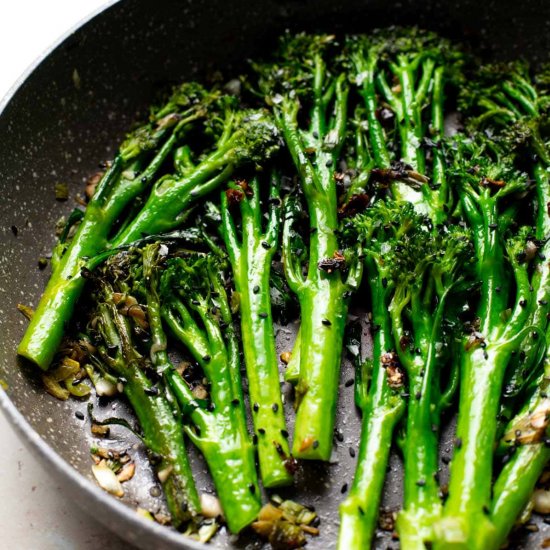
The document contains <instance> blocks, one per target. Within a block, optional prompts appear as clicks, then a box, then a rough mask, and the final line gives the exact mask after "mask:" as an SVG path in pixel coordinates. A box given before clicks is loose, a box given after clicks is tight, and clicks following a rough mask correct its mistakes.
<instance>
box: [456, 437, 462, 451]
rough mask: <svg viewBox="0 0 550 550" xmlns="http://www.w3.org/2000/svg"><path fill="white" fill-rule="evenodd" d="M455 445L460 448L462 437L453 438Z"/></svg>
mask: <svg viewBox="0 0 550 550" xmlns="http://www.w3.org/2000/svg"><path fill="white" fill-rule="evenodd" d="M455 447H456V448H457V449H460V448H462V438H460V437H457V438H456V439H455Z"/></svg>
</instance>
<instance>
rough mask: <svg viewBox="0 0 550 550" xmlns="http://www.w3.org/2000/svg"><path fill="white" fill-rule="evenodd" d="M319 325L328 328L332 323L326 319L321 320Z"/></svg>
mask: <svg viewBox="0 0 550 550" xmlns="http://www.w3.org/2000/svg"><path fill="white" fill-rule="evenodd" d="M321 323H323V325H325V327H330V325H332V323H331V322H330V321H329V320H328V319H323V320H322V321H321Z"/></svg>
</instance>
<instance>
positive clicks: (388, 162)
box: [348, 29, 463, 224]
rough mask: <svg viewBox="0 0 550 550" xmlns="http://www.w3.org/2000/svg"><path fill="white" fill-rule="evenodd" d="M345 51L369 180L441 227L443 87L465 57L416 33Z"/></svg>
mask: <svg viewBox="0 0 550 550" xmlns="http://www.w3.org/2000/svg"><path fill="white" fill-rule="evenodd" d="M348 49H349V52H350V62H351V73H352V77H353V79H354V81H355V84H356V85H357V87H358V88H359V91H360V94H361V96H362V99H363V102H364V106H365V109H366V118H367V124H368V131H369V142H370V146H371V148H372V164H371V166H370V172H371V180H372V179H374V180H380V182H381V183H385V184H389V185H390V188H391V191H392V194H393V196H394V197H395V198H396V199H397V200H404V201H408V202H411V203H413V204H414V205H415V207H416V208H417V210H418V211H419V212H420V213H423V214H427V215H429V217H430V218H431V219H432V220H433V222H434V223H435V224H439V223H442V222H444V221H445V220H446V219H447V216H448V212H449V207H450V202H451V196H450V191H449V187H448V183H447V179H446V176H445V162H444V151H443V143H442V140H443V136H444V118H443V106H444V100H445V88H446V87H447V86H448V84H449V81H456V80H457V78H458V77H459V75H460V71H459V67H460V66H461V65H462V62H463V55H462V54H461V52H460V51H458V50H457V49H456V48H453V47H452V46H451V45H450V44H449V42H448V41H446V40H444V39H442V38H441V37H439V36H438V35H436V34H434V33H431V32H426V31H421V30H419V29H391V30H389V31H388V30H382V31H374V32H373V33H369V35H368V36H361V37H351V38H350V39H349V41H348ZM381 113H383V114H384V116H385V118H386V119H388V121H386V122H385V123H384V122H381V120H380V119H381V117H380V114H381ZM392 118H393V124H392V120H391V119H392ZM390 140H391V141H393V142H394V143H397V144H398V148H397V150H396V152H393V150H392V148H390ZM428 152H429V153H430V154H429V156H428V155H427V153H428Z"/></svg>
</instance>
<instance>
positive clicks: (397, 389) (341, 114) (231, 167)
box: [18, 28, 550, 550]
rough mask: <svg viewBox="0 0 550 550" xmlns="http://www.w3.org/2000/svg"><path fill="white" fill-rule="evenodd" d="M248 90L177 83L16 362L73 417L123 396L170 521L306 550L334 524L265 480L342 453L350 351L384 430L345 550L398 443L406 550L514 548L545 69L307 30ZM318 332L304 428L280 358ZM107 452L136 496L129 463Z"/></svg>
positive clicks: (540, 342)
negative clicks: (68, 404) (80, 406)
mask: <svg viewBox="0 0 550 550" xmlns="http://www.w3.org/2000/svg"><path fill="white" fill-rule="evenodd" d="M242 83H243V85H242V86H241V87H240V93H239V94H238V95H237V96H233V95H229V94H227V93H223V92H222V91H220V89H218V88H217V87H213V88H206V87H204V86H202V85H199V84H197V83H187V84H184V85H182V86H179V87H177V88H175V90H174V91H173V93H172V94H171V95H170V96H169V97H168V98H167V99H166V100H165V101H164V102H163V103H162V104H161V106H160V107H156V108H154V109H153V110H152V111H151V114H150V118H149V121H148V122H147V123H146V124H144V125H142V126H139V127H137V129H135V130H134V131H133V132H131V133H130V134H129V135H128V136H127V138H126V140H125V141H124V142H123V143H122V145H121V146H120V147H119V150H118V153H117V155H116V157H115V159H114V160H113V161H112V162H110V163H108V164H107V168H106V171H105V173H104V174H103V175H102V176H101V177H100V178H95V179H94V180H93V182H92V183H90V184H89V186H88V188H87V190H86V192H87V194H88V195H89V202H88V204H87V206H86V208H85V210H80V209H77V210H75V211H74V212H73V213H72V214H71V215H70V216H69V217H68V220H67V222H66V223H65V224H64V226H63V227H61V228H60V231H59V242H58V244H57V246H56V247H55V250H54V252H53V255H52V262H51V263H52V275H51V278H50V281H49V283H48V285H47V287H46V290H45V292H44V294H43V296H42V299H41V300H40V302H39V304H38V306H37V308H36V311H34V312H33V310H32V309H31V308H29V307H24V306H21V309H22V312H23V313H25V314H26V315H27V316H28V317H29V319H30V324H29V327H28V329H27V331H26V333H25V335H24V337H23V339H22V341H21V344H20V346H19V350H18V351H19V354H20V355H22V356H23V357H26V358H27V359H29V360H31V361H32V362H34V363H36V364H37V365H38V366H39V367H40V368H41V369H42V370H43V371H44V372H43V374H42V376H43V379H44V382H45V384H46V386H47V389H48V391H50V393H52V394H53V395H55V396H57V397H59V398H61V399H67V398H68V397H69V395H72V396H74V397H75V398H80V399H83V398H87V396H88V394H89V393H90V388H91V384H93V386H95V389H96V393H97V395H98V396H104V397H105V396H109V397H112V396H113V395H116V394H117V393H121V394H123V395H124V396H125V398H126V399H127V401H128V402H129V404H130V406H131V408H132V409H133V410H134V412H135V414H136V417H137V419H138V422H139V430H138V435H139V436H140V438H141V440H142V441H143V444H144V445H145V447H146V448H147V449H148V453H149V458H150V462H151V465H152V467H153V469H154V471H155V474H156V476H157V478H158V479H159V481H160V483H161V485H162V487H163V489H164V494H165V497H166V503H167V508H168V511H169V513H170V516H171V523H172V525H173V526H175V527H177V528H182V530H184V531H185V533H186V534H188V535H190V536H194V537H195V538H199V539H200V540H207V539H208V538H210V537H211V536H213V534H214V533H215V531H216V530H217V526H218V523H219V522H221V521H225V523H226V524H227V526H228V528H229V530H230V531H231V532H232V533H239V532H241V531H243V530H244V529H246V528H247V527H248V526H252V527H253V529H254V530H255V531H256V533H257V534H259V535H260V536H261V537H263V538H265V539H267V540H268V541H269V542H270V543H271V544H272V545H273V546H274V547H277V548H293V547H299V546H302V545H303V544H304V543H305V542H306V538H305V535H306V534H309V535H317V534H318V529H317V526H318V522H319V519H318V518H317V517H316V515H315V513H314V512H313V511H311V510H309V509H308V508H307V507H304V506H303V505H301V504H298V503H296V502H294V501H291V500H285V501H283V500H282V499H279V498H278V497H272V500H273V501H274V502H276V503H277V504H278V505H279V506H278V507H276V506H274V505H272V504H266V505H265V506H264V507H263V508H262V499H263V494H262V492H261V486H260V482H261V484H262V485H263V487H264V488H265V489H271V488H274V487H280V486H288V485H292V484H293V482H294V474H295V473H296V472H297V471H299V470H300V468H304V469H307V468H308V466H307V461H311V460H313V461H324V462H329V461H331V456H332V454H333V438H334V433H335V423H336V422H337V419H336V410H337V400H338V392H339V387H340V366H341V363H342V360H343V357H345V355H346V352H345V351H344V350H345V349H346V348H347V350H348V352H349V353H350V354H351V355H353V356H354V361H355V369H356V370H355V372H356V374H355V380H354V383H355V388H354V391H355V404H356V406H357V409H358V411H359V413H360V415H361V417H362V425H361V438H360V443H359V451H358V456H357V469H356V472H355V477H354V480H353V483H352V484H351V486H350V490H349V493H348V494H347V496H346V497H345V498H344V497H342V502H341V504H340V510H339V511H340V519H341V524H340V532H339V535H338V542H337V544H338V548H339V549H340V550H354V549H357V550H360V549H364V548H368V547H371V546H372V545H373V544H374V541H375V536H376V527H377V520H378V516H379V507H380V503H381V500H382V492H383V488H384V483H385V481H386V472H387V469H388V464H389V459H390V455H391V452H392V449H394V448H395V449H396V450H397V451H398V452H400V453H401V454H402V458H403V504H402V507H401V510H400V511H399V512H398V513H397V515H396V523H395V527H396V530H397V533H398V535H399V539H400V545H401V547H402V548H404V549H405V550H417V549H418V550H422V549H427V548H434V549H441V550H443V549H447V548H457V549H458V548H463V549H472V550H477V549H479V550H485V549H498V548H499V547H501V546H502V545H503V544H504V543H505V542H506V541H507V539H508V537H509V535H510V533H511V531H512V530H513V528H514V526H515V524H516V522H517V521H518V519H519V518H521V517H525V515H526V510H527V511H530V509H531V508H530V504H529V503H530V499H531V498H532V495H533V492H534V490H535V488H536V486H537V483H538V480H539V478H540V477H541V475H543V473H544V469H545V467H546V465H547V462H548V460H549V458H550V450H549V446H548V443H549V442H550V438H549V437H548V436H550V434H549V433H548V429H549V419H550V400H549V399H550V398H549V397H548V391H550V390H549V388H548V385H549V376H550V373H549V354H548V344H549V343H550V326H549V323H548V319H549V315H550V262H549V260H548V258H549V257H550V256H549V254H550V151H549V148H548V147H549V139H550V136H549V129H550V126H549V124H548V110H549V107H550V87H549V83H550V78H549V76H548V70H547V69H545V68H544V67H543V68H542V69H538V70H534V69H533V68H531V67H530V66H528V65H527V64H526V63H524V62H519V61H516V62H511V63H507V64H484V63H482V62H481V61H480V60H479V59H478V58H476V57H475V56H474V55H473V54H472V53H470V52H468V51H467V49H466V48H465V47H463V46H460V45H457V44H454V43H452V42H451V41H449V40H447V39H445V38H442V37H440V36H438V35H436V34H435V33H432V32H428V31H422V30H419V29H417V28H411V29H398V28H390V29H381V30H375V31H372V32H370V33H369V34H368V35H355V36H346V37H336V36H333V35H327V34H324V35H312V34H305V33H298V34H291V33H286V34H285V35H284V36H283V37H282V38H281V41H280V45H279V48H278V50H277V51H276V52H275V54H274V56H273V57H271V58H269V59H264V60H260V61H254V62H252V63H251V66H250V71H249V73H248V74H247V75H245V76H243V78H242ZM220 191H221V194H220ZM62 194H63V197H62V198H63V199H65V198H66V195H67V194H66V193H65V189H63V193H62ZM58 198H59V197H58ZM42 267H43V266H42ZM75 312H76V313H75ZM298 313H299V315H297V314H298ZM350 313H352V314H353V318H357V317H359V318H362V319H363V324H368V325H369V327H370V333H371V337H372V349H371V350H370V352H368V353H366V352H365V349H364V346H363V343H364V342H363V339H362V336H361V335H357V334H356V332H357V327H356V326H355V325H354V324H353V323H350V322H349V316H350ZM297 316H298V319H296V317H297ZM274 319H275V320H276V322H274ZM72 320H76V322H75V323H74V330H67V327H68V326H69V325H70V324H71V321H72ZM295 321H299V329H298V330H297V335H296V339H295V342H294V344H293V349H292V351H290V349H284V348H283V349H281V350H280V351H282V352H283V353H281V355H280V358H281V362H283V363H284V364H285V365H286V372H285V373H284V380H285V381H286V382H289V383H291V384H292V385H293V387H294V395H293V405H294V409H295V419H294V420H295V421H294V422H293V421H292V418H289V417H288V414H289V412H290V411H289V410H288V409H289V407H285V405H286V403H285V399H284V396H283V392H282V390H281V384H282V383H283V382H282V376H281V372H280V369H279V367H280V365H279V361H278V357H277V349H278V348H277V345H276V340H277V337H278V334H279V332H278V331H279V329H280V328H281V325H285V324H288V323H291V322H292V323H294V322H295ZM346 331H347V333H348V334H347V335H346ZM347 337H349V338H348V339H351V340H350V341H351V342H352V343H351V344H349V345H346V341H347V340H346V338H347ZM241 352H242V355H241ZM51 366H52V369H51V370H49V369H50V367H51ZM281 367H282V365H281ZM85 379H89V381H87V382H84V380H85ZM88 382H90V383H91V384H88ZM289 387H290V386H289ZM286 395H288V393H285V396H286ZM454 410H456V411H457V425H456V434H455V436H454V445H453V447H454V448H453V450H452V456H449V452H448V451H445V456H444V457H442V456H441V452H440V446H441V445H440V443H441V438H440V431H441V428H442V427H443V426H445V425H446V424H447V423H448V421H449V419H450V417H451V414H452V411H454ZM450 411H451V413H450ZM352 412H353V411H351V412H350V413H352ZM249 421H250V425H252V426H253V434H250V433H249V430H248V423H249ZM104 424H105V423H100V422H99V421H98V422H95V423H93V426H94V429H95V433H94V435H96V436H101V435H106V433H107V428H106V426H105V425H104ZM289 426H293V429H290V428H289ZM187 440H189V441H190V442H191V443H193V445H194V446H196V447H197V449H198V450H199V452H200V453H201V454H202V455H203V457H204V460H205V462H206V465H207V466H208V470H209V472H210V474H211V477H212V480H213V482H214V486H215V488H216V491H217V494H218V498H219V504H218V501H212V497H211V496H210V497H208V498H206V497H203V496H201V497H199V494H198V491H197V488H196V487H195V483H194V479H193V473H192V470H191V467H190V462H189V458H188V454H187V448H186V445H187ZM256 454H257V457H256ZM350 454H351V452H350ZM106 456H108V455H106ZM351 456H352V457H355V450H353V454H351ZM256 458H257V461H258V465H256ZM442 459H445V460H444V461H445V462H446V463H448V462H450V466H449V482H448V486H447V485H446V484H445V485H443V484H442V483H441V480H440V473H441V467H440V463H441V460H442ZM98 460H99V462H97V463H96V465H95V466H94V468H95V472H96V476H99V477H98V479H100V478H101V479H103V480H105V485H108V486H109V487H110V488H111V492H113V493H114V494H117V495H122V493H123V491H122V490H121V487H120V479H119V478H117V476H116V475H115V473H114V472H115V470H116V471H117V472H121V471H122V470H121V467H120V466H121V465H120V464H119V463H118V462H117V461H116V460H114V461H113V460H111V459H110V458H109V457H108V459H107V458H106V459H103V460H101V459H98ZM109 460H111V462H112V463H113V464H114V466H113V464H111V466H109V464H110V463H109ZM109 468H111V469H110V470H109ZM132 468H133V466H132ZM127 470H128V469H127ZM258 472H259V475H258ZM120 475H122V474H119V476H120ZM132 475H133V470H132ZM128 477H131V475H130V474H128V471H126V472H125V473H124V475H122V479H123V480H125V479H127V478H128ZM347 488H348V485H347V483H346V484H345V485H344V486H343V487H342V493H344V492H346V491H347ZM286 490H289V491H292V490H293V489H292V488H291V489H285V491H286ZM293 498H295V499H296V500H299V499H300V494H299V493H297V494H296V495H295V497H293ZM201 502H208V503H209V505H208V506H206V505H204V504H203V506H202V509H201ZM539 508H540V507H539ZM213 510H215V512H213ZM221 514H223V518H222V517H215V516H221ZM334 542H335V543H336V541H334Z"/></svg>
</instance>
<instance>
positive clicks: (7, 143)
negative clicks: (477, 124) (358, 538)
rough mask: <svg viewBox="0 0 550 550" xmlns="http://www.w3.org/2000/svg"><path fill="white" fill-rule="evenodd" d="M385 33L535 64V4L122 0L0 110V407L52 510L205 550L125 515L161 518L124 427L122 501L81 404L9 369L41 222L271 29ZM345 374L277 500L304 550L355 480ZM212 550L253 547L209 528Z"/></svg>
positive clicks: (548, 532)
mask: <svg viewBox="0 0 550 550" xmlns="http://www.w3.org/2000/svg"><path fill="white" fill-rule="evenodd" d="M391 24H400V25H411V24H416V25H419V26H422V27H425V28H429V29H434V30H438V31H440V32H442V33H443V34H445V35H447V36H449V37H457V38H460V39H462V40H465V41H467V42H471V43H472V45H473V46H474V47H475V48H478V49H479V50H480V51H482V52H484V53H485V54H486V55H487V56H488V57H492V58H501V59H506V58H511V57H518V56H524V57H526V58H528V59H530V60H532V61H534V62H542V61H547V60H548V57H549V56H548V52H549V51H550V2H548V1H547V0H523V1H522V2H517V1H513V0H492V1H491V0H485V1H484V2H479V1H477V0H453V1H452V2H444V1H441V2H440V1H437V0H422V1H421V0H416V1H415V0H362V1H359V0H339V1H337V2H335V1H333V0H300V1H299V0H286V1H276V0H255V1H254V2H246V1H243V0H234V1H233V2H227V1H224V0H208V1H205V0H155V1H154V2H151V1H150V0H123V1H121V2H117V3H115V4H112V5H110V7H108V8H106V9H105V10H104V11H102V12H101V13H99V14H97V15H96V16H94V17H93V18H91V19H90V20H88V21H86V22H84V23H83V24H82V25H81V26H80V27H79V28H78V29H76V30H74V31H72V32H71V33H70V34H68V35H67V37H66V38H65V39H64V40H63V41H62V42H61V43H60V44H59V45H58V46H57V47H55V48H54V49H53V50H52V51H51V52H50V53H49V54H48V55H46V56H45V57H44V58H43V59H42V60H41V61H40V62H39V63H38V64H37V65H36V66H35V67H34V68H33V69H32V70H31V71H29V72H28V74H27V75H26V77H25V78H24V79H22V80H21V81H20V82H19V84H18V85H17V86H16V87H15V88H14V89H13V90H12V92H11V93H10V94H9V95H8V97H7V98H5V99H4V101H3V102H2V103H1V104H0V220H1V231H0V314H1V315H0V380H2V381H3V382H5V387H6V389H5V390H3V389H0V406H1V408H2V409H3V411H4V413H5V414H6V415H7V417H8V418H9V420H10V421H11V423H12V424H13V426H14V427H15V428H16V429H17V430H18V432H19V433H20V435H21V437H22V439H23V440H24V441H25V443H26V444H27V446H28V448H29V451H31V452H33V453H34V454H36V455H37V456H39V457H40V459H41V460H42V462H43V463H44V466H45V467H46V468H47V470H48V471H49V472H50V473H51V475H52V476H53V477H55V478H57V480H58V482H59V483H60V484H61V485H62V486H63V487H64V489H65V491H66V495H67V498H69V499H72V500H73V501H74V502H75V503H76V504H78V505H79V506H81V507H83V508H84V509H85V510H86V511H87V512H88V513H89V514H90V515H92V516H94V517H95V518H97V519H98V520H100V521H101V522H103V523H104V524H105V525H106V526H108V527H109V528H110V529H112V530H114V531H116V533H117V534H118V535H119V536H121V537H123V538H125V539H127V540H128V541H129V542H131V543H132V544H134V545H136V546H137V547H140V548H147V549H154V548H159V549H161V548H162V549H172V548H174V549H176V548H177V549H183V548H188V549H191V548H203V547H204V546H202V545H200V544H199V543H196V542H193V541H190V540H189V539H187V538H185V537H183V536H182V535H181V534H179V533H177V532H176V531H174V530H171V529H170V528H168V527H163V526H161V525H158V524H156V523H154V522H151V521H146V520H144V519H141V518H140V517H139V516H138V515H137V514H136V512H135V508H136V507H137V506H138V505H139V506H142V507H144V508H148V509H153V510H154V509H156V508H159V507H162V498H161V497H159V489H158V486H157V484H156V482H155V480H154V478H153V476H152V474H151V473H150V471H149V470H148V468H147V462H146V459H145V456H144V453H143V450H142V448H141V447H140V445H139V441H138V440H137V439H135V438H134V437H133V436H132V435H131V433H129V432H128V431H126V430H124V428H113V429H112V431H111V438H112V440H111V441H109V442H108V446H111V447H113V448H131V449H132V451H131V452H132V454H133V456H134V457H137V462H138V468H137V474H136V477H135V478H134V479H133V480H132V481H131V482H129V483H127V484H126V486H125V488H126V494H125V497H124V499H123V501H120V500H117V499H115V498H114V497H111V496H109V495H108V494H106V493H104V492H103V491H102V490H101V489H99V488H98V487H97V486H96V484H95V482H94V481H93V479H92V476H91V464H92V462H91V460H90V455H89V448H90V445H91V443H92V441H93V439H92V436H91V434H90V430H89V424H88V420H86V403H83V402H79V401H76V400H72V401H71V400H70V401H67V402H60V401H57V400H55V399H54V398H53V397H51V396H50V395H48V394H47V393H46V392H45V391H44V390H43V388H42V384H41V382H40V379H39V378H38V377H37V375H36V372H35V371H34V369H33V368H32V367H31V366H29V365H27V364H25V363H24V362H22V361H19V360H18V359H17V357H16V353H15V350H16V347H17V343H18V342H19V339H20V338H21V336H22V334H23V331H24V328H25V323H26V321H25V319H24V318H23V317H22V316H21V314H20V313H19V312H18V311H17V309H16V305H17V303H25V304H28V305H34V304H36V303H37V301H38V298H39V296H40V293H41V291H42V289H43V287H44V285H45V283H46V280H47V277H48V270H47V269H46V270H40V269H39V268H38V259H39V258H40V257H41V256H44V255H47V253H48V252H49V251H50V250H51V248H52V245H53V243H54V239H55V236H54V227H55V222H56V221H57V220H58V219H59V218H60V216H62V215H64V214H67V213H68V212H70V211H71V210H72V209H73V207H74V201H73V200H72V197H74V196H75V195H76V194H77V192H79V191H81V189H82V185H83V182H84V181H85V180H86V179H87V177H89V176H90V175H91V174H93V173H94V172H95V171H96V170H97V164H98V162H99V161H101V160H106V159H109V158H111V157H112V156H113V147H114V146H115V145H116V144H117V143H118V142H119V141H120V138H121V136H123V134H124V132H125V130H126V129H127V128H128V127H129V125H130V124H131V122H132V121H133V120H135V119H136V118H137V117H138V116H139V114H140V113H143V112H144V111H143V110H144V109H145V107H146V106H147V105H148V104H149V103H150V102H151V100H152V99H153V97H154V95H155V92H156V91H157V90H158V89H159V88H162V87H164V86H166V85H168V84H170V83H172V82H178V81H182V80H185V79H187V78H195V77H198V78H201V77H207V76H211V75H212V74H214V73H215V72H216V71H221V72H222V73H223V75H224V76H225V77H226V78H230V77H232V76H233V75H235V74H238V72H239V70H240V69H241V68H243V67H245V65H246V60H247V59H248V58H250V57H253V56H261V55H262V54H263V53H265V52H268V51H269V49H270V48H271V47H272V46H273V45H274V44H275V41H276V37H277V36H278V35H279V34H280V33H281V32H282V31H283V30H284V29H286V28H290V29H291V30H310V31H325V32H331V33H332V32H342V31H346V32H368V31H369V29H372V28H375V27H381V26H387V25H391ZM59 182H62V183H67V184H69V186H70V196H71V200H69V201H67V202H64V203H61V202H57V201H56V199H55V192H54V185H55V184H56V183H59ZM293 329H294V327H293V325H292V324H291V325H288V326H286V327H281V328H280V329H279V330H278V340H279V342H278V345H279V349H280V350H281V351H282V350H287V349H290V346H291V343H292V339H293V338H294V330H293ZM352 376H353V373H352V368H351V365H349V364H348V363H344V365H343V370H342V384H341V387H340V401H339V409H338V420H337V429H338V430H339V433H338V437H335V440H334V445H335V446H334V452H333V457H332V460H331V461H330V462H329V463H327V464H307V465H305V466H304V467H303V469H302V471H301V472H300V474H299V476H298V481H297V488H296V489H293V490H287V491H285V492H284V493H282V496H285V497H292V496H293V495H296V494H299V495H300V501H301V502H303V503H305V504H309V505H313V506H315V508H316V510H317V512H318V514H319V516H320V518H321V535H320V536H319V537H317V538H315V539H311V541H310V543H309V545H308V547H309V548H312V549H330V548H334V547H335V545H336V536H337V529H338V504H339V502H340V501H341V499H342V488H343V485H344V484H346V483H350V482H351V480H352V476H353V472H354V469H355V460H356V459H355V458H354V457H352V456H351V455H353V454H354V453H350V448H356V447H357V444H358V439H359V433H360V422H359V417H358V415H357V414H356V412H355V409H354V406H353V387H348V386H346V384H345V381H346V380H347V379H349V378H350V377H352ZM92 401H93V402H94V403H95V406H96V409H95V411H96V414H97V415H98V416H113V414H116V415H117V416H120V417H129V413H128V410H127V408H126V406H125V404H124V403H123V402H122V401H121V402H116V401H107V402H103V401H97V400H96V399H95V398H92ZM288 406H289V409H290V408H291V404H290V400H288ZM113 409H115V410H114V411H113ZM76 412H80V413H83V415H84V420H82V419H80V418H78V416H82V415H80V414H79V415H78V416H75V413H76ZM447 431H448V432H449V434H448V437H447V438H445V437H444V438H443V442H442V445H444V446H450V440H451V435H450V432H451V431H452V430H451V428H449V429H448V430H447ZM0 445H1V443H0ZM192 459H193V467H194V470H195V472H196V476H197V487H198V489H199V491H203V490H206V491H208V490H210V489H211V485H210V481H209V480H208V476H207V474H206V467H205V465H204V463H203V462H202V461H201V460H200V458H199V457H198V456H196V455H193V456H192ZM390 470H391V471H390V475H389V480H388V483H387V488H386V493H385V497H384V498H385V500H384V506H386V507H388V509H389V510H392V509H397V508H398V507H399V501H400V488H399V487H400V482H399V480H400V459H399V457H398V456H394V457H392V459H391V462H390ZM0 498H1V495H0ZM4 505H9V503H6V502H4ZM535 525H537V526H538V528H539V530H538V532H531V533H529V534H526V535H524V536H522V537H521V538H520V540H518V541H517V542H515V543H514V547H515V548H519V547H525V548H538V547H540V544H541V541H542V540H544V539H546V538H547V537H550V527H548V526H547V525H545V524H544V523H543V522H542V521H540V520H539V519H536V518H535ZM212 545H213V546H214V547H220V548H245V547H247V548H260V547H261V545H259V544H258V543H257V542H254V539H250V538H247V537H246V536H242V537H240V538H235V537H230V536H229V535H228V534H227V533H225V532H223V530H222V532H221V533H220V534H219V535H218V536H217V537H216V538H215V539H214V542H213V544H212ZM377 546H378V547H380V548H397V546H398V542H397V541H394V540H393V539H392V536H391V532H389V531H380V536H379V538H378V539H377Z"/></svg>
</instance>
